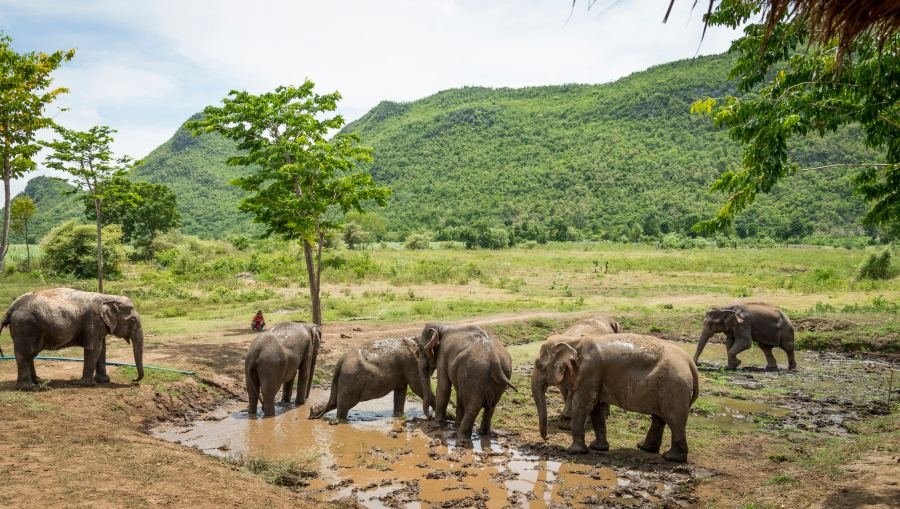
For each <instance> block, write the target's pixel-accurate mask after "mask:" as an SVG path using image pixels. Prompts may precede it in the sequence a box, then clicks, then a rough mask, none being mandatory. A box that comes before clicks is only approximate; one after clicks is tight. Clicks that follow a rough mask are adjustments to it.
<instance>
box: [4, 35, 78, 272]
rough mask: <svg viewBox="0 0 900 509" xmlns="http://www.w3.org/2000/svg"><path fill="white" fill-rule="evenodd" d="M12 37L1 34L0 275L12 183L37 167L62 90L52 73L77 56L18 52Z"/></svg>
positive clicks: (7, 247)
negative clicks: (49, 112)
mask: <svg viewBox="0 0 900 509" xmlns="http://www.w3.org/2000/svg"><path fill="white" fill-rule="evenodd" d="M11 45H12V38H10V37H9V36H7V35H5V34H2V33H0V159H2V163H3V167H2V177H3V226H2V229H0V273H2V272H3V263H4V261H5V260H6V253H7V251H8V250H9V229H10V213H11V210H10V200H11V199H12V193H11V189H10V182H12V179H14V178H19V177H21V176H22V175H23V174H25V173H26V172H28V171H31V170H33V169H34V168H35V165H34V162H33V161H32V160H31V158H32V157H34V156H35V154H37V152H38V151H39V150H40V145H39V144H37V143H35V134H36V133H37V131H38V130H40V129H43V128H46V127H50V126H52V125H53V121H52V120H51V119H50V118H48V117H46V116H45V113H44V112H45V110H46V108H47V106H48V105H50V103H52V102H53V101H54V100H55V99H56V98H57V97H58V96H59V95H61V94H63V93H66V92H67V90H66V89H65V88H62V87H53V86H52V84H53V79H52V78H51V76H50V75H51V74H52V73H53V71H55V70H56V69H57V68H58V67H59V66H60V65H62V63H63V62H66V61H69V60H71V59H72V57H74V56H75V50H69V51H56V52H53V53H50V54H47V53H41V52H34V51H33V52H27V53H17V52H16V51H14V50H13V49H12V48H11Z"/></svg>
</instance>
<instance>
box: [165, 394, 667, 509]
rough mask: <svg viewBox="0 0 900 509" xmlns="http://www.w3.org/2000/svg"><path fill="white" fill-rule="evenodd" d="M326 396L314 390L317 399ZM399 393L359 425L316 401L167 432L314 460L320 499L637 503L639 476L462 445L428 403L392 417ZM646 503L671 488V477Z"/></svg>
mask: <svg viewBox="0 0 900 509" xmlns="http://www.w3.org/2000/svg"><path fill="white" fill-rule="evenodd" d="M325 398H327V394H325V393H323V392H320V391H314V393H313V395H312V397H311V403H312V405H313V406H316V405H317V404H318V403H319V402H320V401H323V400H324V399H325ZM392 406H393V403H392V397H391V396H387V397H385V398H381V399H379V400H374V401H368V402H365V403H361V404H360V405H359V406H357V408H355V409H354V410H353V411H351V413H350V415H349V420H350V423H348V424H339V425H332V424H330V423H329V422H328V421H326V420H309V419H307V416H308V415H309V409H308V407H306V406H304V407H299V408H286V409H285V408H279V413H278V415H276V416H275V417H273V418H269V419H262V418H248V416H247V414H246V411H243V410H242V409H238V408H231V409H229V410H222V411H219V412H218V413H216V414H211V415H209V416H206V417H205V418H204V419H203V420H198V421H195V422H194V423H192V424H191V425H189V426H182V427H177V426H172V427H165V428H161V429H158V430H157V431H156V432H155V433H154V434H155V435H156V436H157V437H159V438H162V439H165V440H168V441H172V442H177V443H181V444H184V445H186V446H191V447H197V448H199V449H201V450H202V451H204V452H206V453H208V454H211V455H214V456H220V457H230V458H239V457H242V456H263V457H267V458H278V459H293V460H296V461H300V462H303V463H307V464H310V465H311V466H312V467H313V468H315V469H316V470H318V472H319V477H318V478H316V479H313V480H312V481H311V483H310V486H309V487H308V488H307V489H308V490H309V493H312V494H313V496H315V497H317V498H319V499H321V500H335V499H340V498H345V497H352V498H353V499H355V500H357V501H358V502H360V503H361V504H363V505H364V506H366V507H409V508H417V507H430V506H440V505H442V504H451V503H452V502H455V504H456V505H457V506H459V507H470V506H486V507H490V508H500V507H504V506H508V505H514V506H518V507H548V506H550V505H551V504H560V503H566V504H573V505H581V506H586V505H591V504H597V503H598V501H601V500H607V501H609V502H616V503H618V504H623V505H629V503H630V502H633V503H637V502H639V500H638V499H635V498H633V497H632V496H630V495H626V496H624V498H623V497H622V496H620V495H621V494H622V493H621V490H619V491H618V492H617V490H616V489H617V488H619V487H622V486H627V485H628V484H630V483H631V480H629V479H628V478H627V477H622V478H620V477H618V476H617V474H616V472H615V471H614V470H612V469H610V468H606V467H596V466H589V465H580V464H577V463H560V462H556V461H548V460H543V459H540V458H538V457H537V456H533V455H529V454H525V453H523V452H522V451H519V450H516V449H514V448H512V447H510V446H508V445H507V444H506V443H505V442H504V440H503V438H496V437H494V438H491V439H486V438H485V439H478V438H475V439H474V441H473V442H474V443H473V444H472V447H471V448H461V447H457V446H456V442H455V439H454V436H455V435H454V433H453V432H452V430H450V429H446V430H437V431H431V432H428V433H426V432H425V431H423V430H422V426H421V425H420V424H421V421H420V419H418V418H417V417H419V416H421V410H419V409H416V408H415V406H416V405H415V404H413V403H410V404H408V405H407V415H408V416H410V417H412V419H411V420H409V421H404V420H403V419H395V418H393V417H391V415H390V414H391V408H392ZM652 491H653V492H654V493H653V494H649V495H646V494H645V495H646V497H647V498H645V499H644V500H642V502H653V501H658V498H657V495H662V494H665V493H667V492H668V491H670V488H669V487H668V486H666V485H665V484H663V483H659V485H658V486H653V490H652Z"/></svg>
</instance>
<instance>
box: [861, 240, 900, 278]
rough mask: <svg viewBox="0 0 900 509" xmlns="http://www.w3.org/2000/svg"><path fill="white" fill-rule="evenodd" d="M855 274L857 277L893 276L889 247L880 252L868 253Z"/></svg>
mask: <svg viewBox="0 0 900 509" xmlns="http://www.w3.org/2000/svg"><path fill="white" fill-rule="evenodd" d="M857 275H858V277H859V279H890V278H892V277H894V270H893V267H891V250H890V248H885V250H884V251H882V252H881V254H878V253H872V254H870V255H869V256H868V257H867V258H866V261H864V262H863V263H862V265H860V266H859V271H858V272H857Z"/></svg>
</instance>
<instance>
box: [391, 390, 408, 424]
mask: <svg viewBox="0 0 900 509" xmlns="http://www.w3.org/2000/svg"><path fill="white" fill-rule="evenodd" d="M404 410H406V386H405V385H404V386H403V388H401V389H394V417H403V412H404Z"/></svg>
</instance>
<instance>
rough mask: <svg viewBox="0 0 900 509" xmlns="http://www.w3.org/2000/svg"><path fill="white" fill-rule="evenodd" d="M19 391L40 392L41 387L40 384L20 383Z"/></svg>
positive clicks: (17, 386) (17, 388) (17, 387)
mask: <svg viewBox="0 0 900 509" xmlns="http://www.w3.org/2000/svg"><path fill="white" fill-rule="evenodd" d="M16 390H17V391H39V390H41V386H40V385H39V384H33V383H31V382H20V383H17V384H16Z"/></svg>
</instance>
